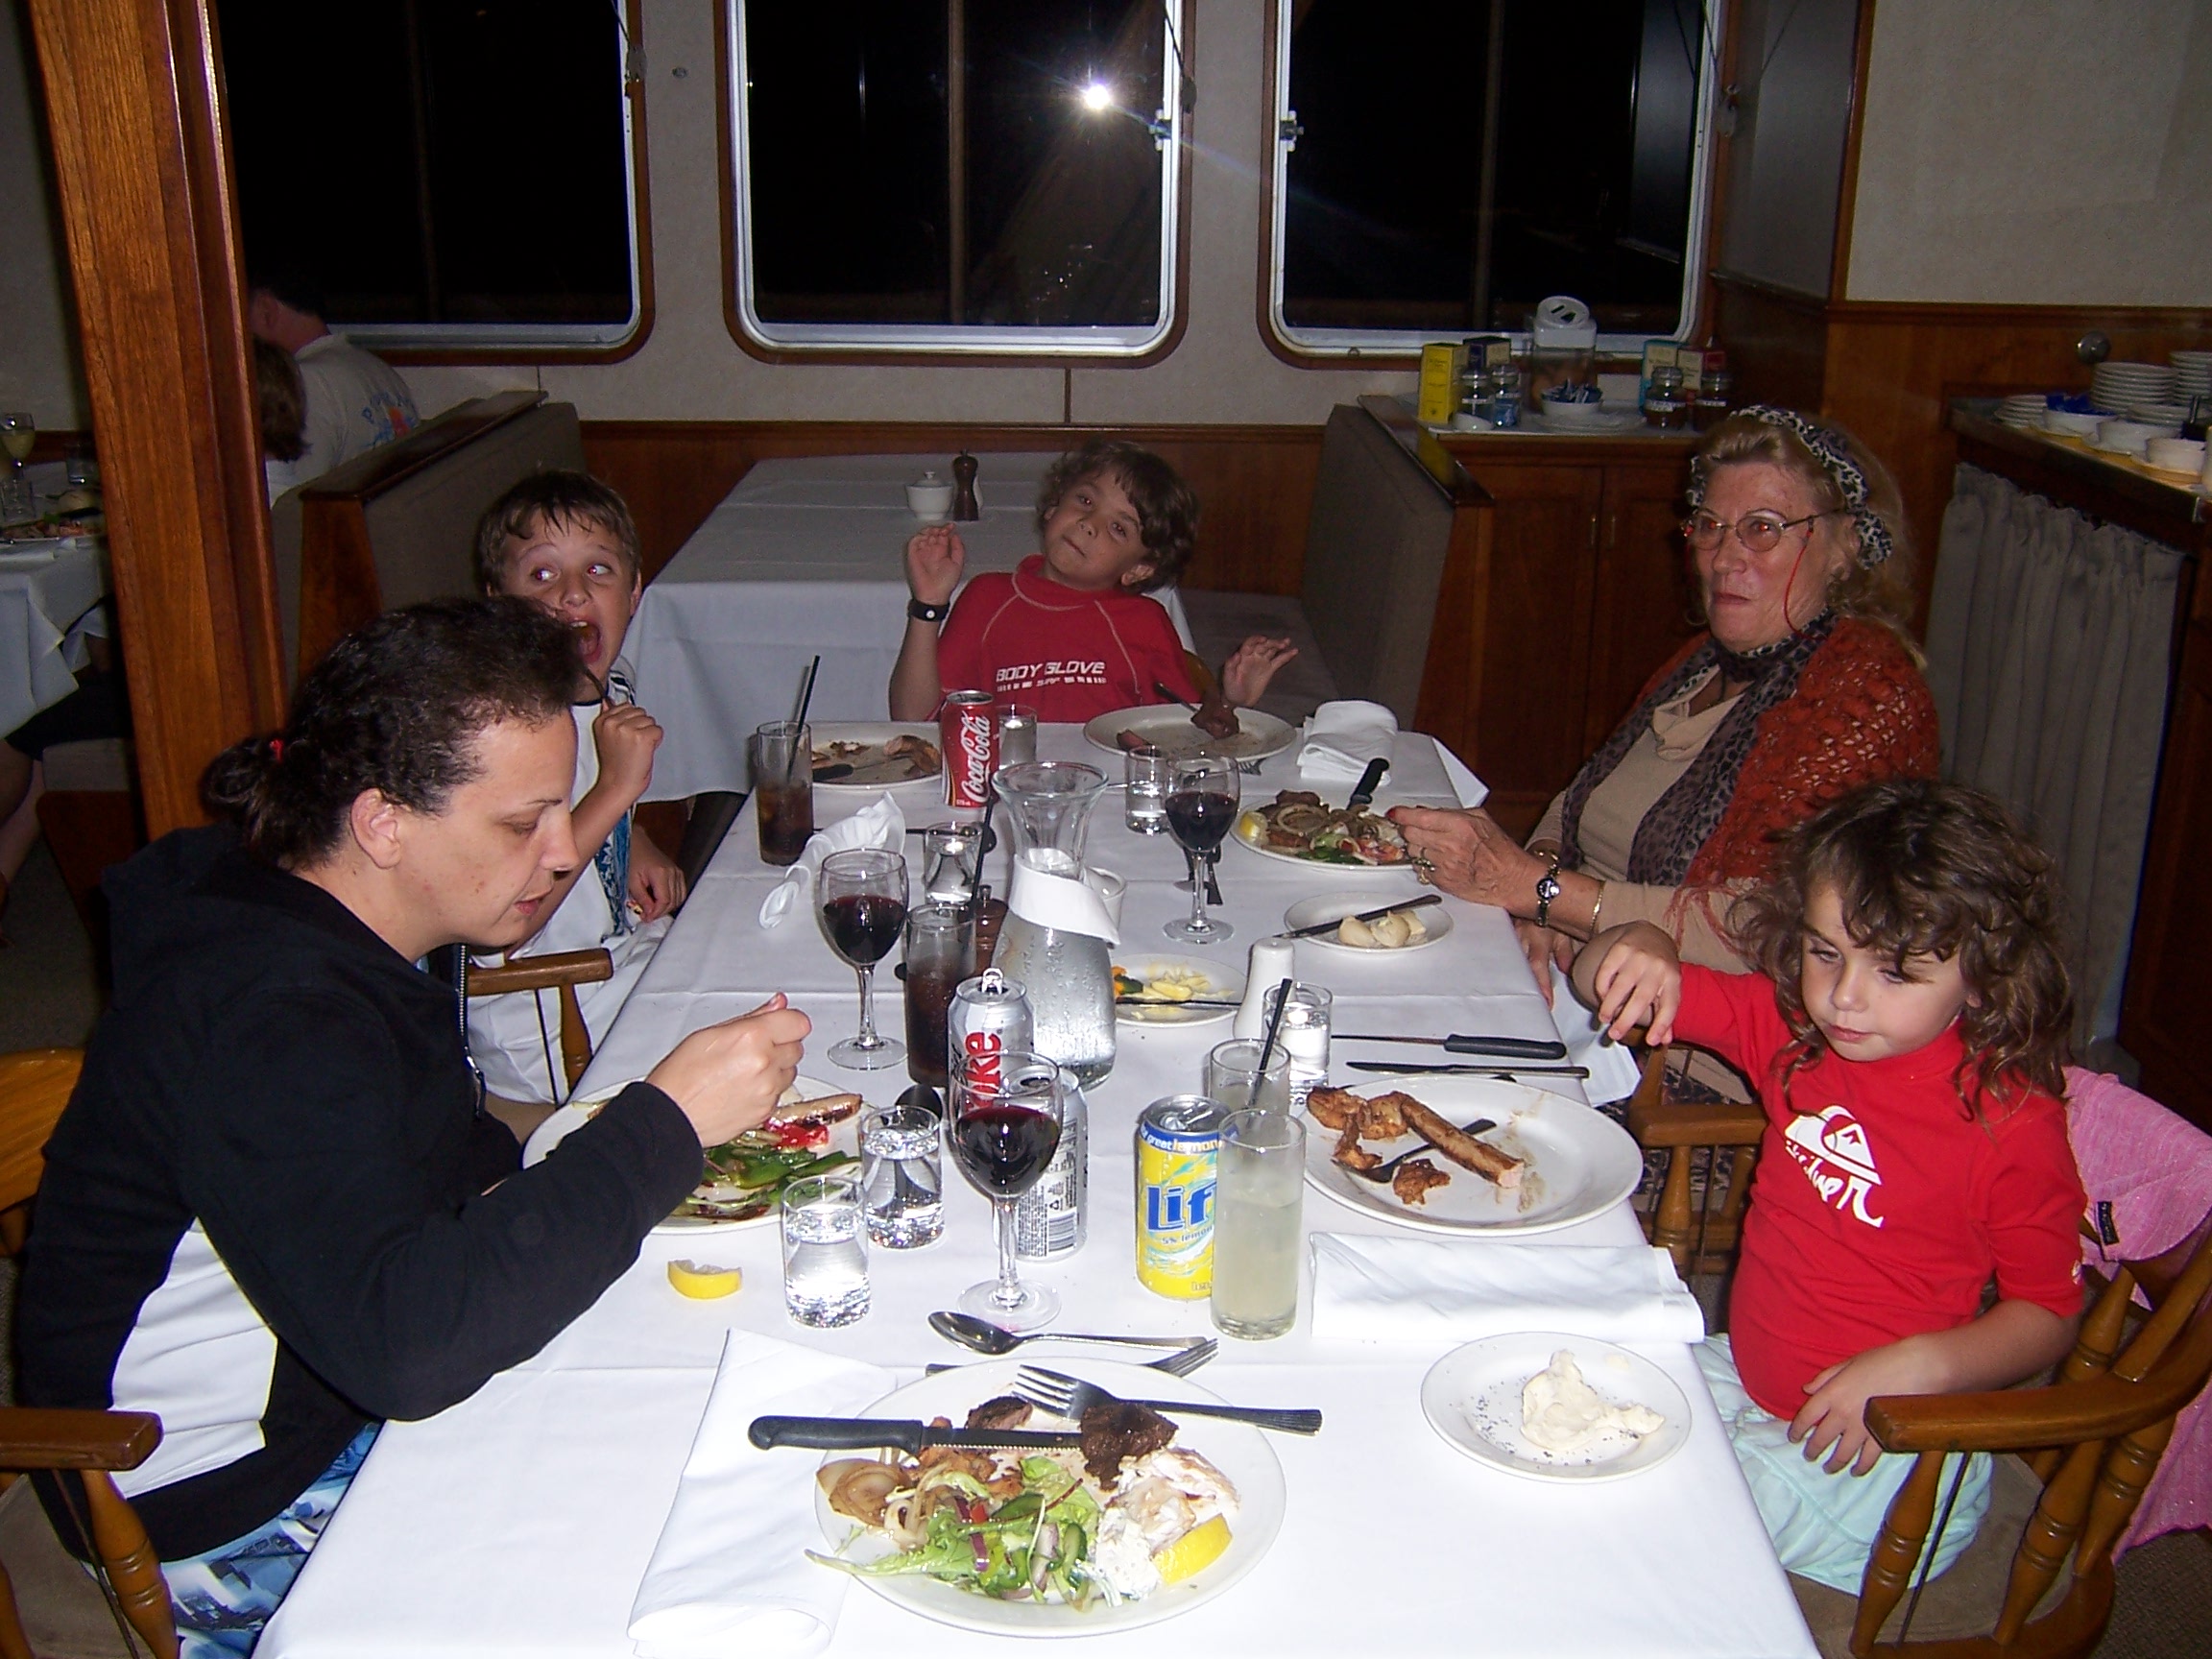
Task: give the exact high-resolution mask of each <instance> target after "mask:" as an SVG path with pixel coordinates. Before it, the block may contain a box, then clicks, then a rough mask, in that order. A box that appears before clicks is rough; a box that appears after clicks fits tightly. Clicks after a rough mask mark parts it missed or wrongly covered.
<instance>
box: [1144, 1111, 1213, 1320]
mask: <svg viewBox="0 0 2212 1659" xmlns="http://www.w3.org/2000/svg"><path fill="white" fill-rule="evenodd" d="M1227 1116H1228V1114H1226V1113H1225V1112H1223V1111H1222V1110H1221V1108H1220V1107H1219V1106H1216V1105H1215V1104H1214V1102H1213V1101H1211V1100H1209V1099H1207V1098H1206V1096H1205V1095H1203V1094H1170V1095H1168V1096H1167V1097H1166V1099H1163V1100H1155V1101H1153V1102H1152V1104H1151V1105H1149V1106H1147V1107H1145V1108H1144V1110H1143V1111H1142V1113H1141V1114H1139V1116H1138V1118H1137V1280H1138V1283H1139V1284H1141V1285H1142V1286H1144V1288H1145V1289H1147V1290H1150V1291H1153V1292H1155V1293H1157V1294H1159V1295H1162V1296H1173V1297H1176V1298H1178V1299H1180V1300H1183V1301H1190V1302H1195V1301H1199V1300H1202V1299H1203V1298H1205V1297H1207V1296H1211V1295H1212V1294H1213V1293H1214V1160H1215V1158H1216V1156H1217V1155H1218V1153H1219V1152H1220V1149H1221V1122H1222V1119H1223V1118H1226V1117H1227Z"/></svg>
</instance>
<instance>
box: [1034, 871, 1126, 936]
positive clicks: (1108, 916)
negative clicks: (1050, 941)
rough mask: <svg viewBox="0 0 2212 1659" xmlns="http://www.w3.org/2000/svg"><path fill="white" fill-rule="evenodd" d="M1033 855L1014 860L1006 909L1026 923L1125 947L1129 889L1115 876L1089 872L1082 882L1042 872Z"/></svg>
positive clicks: (1085, 874) (1105, 872)
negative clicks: (1124, 916)
mask: <svg viewBox="0 0 2212 1659" xmlns="http://www.w3.org/2000/svg"><path fill="white" fill-rule="evenodd" d="M1032 856H1033V855H1032V854H1027V853H1024V854H1022V855H1021V856H1020V857H1019V858H1017V859H1015V860H1014V879H1013V881H1012V883H1011V884H1009V886H1008V887H1007V890H1006V908H1007V909H1008V910H1009V911H1010V912H1012V913H1013V914H1014V915H1016V916H1019V917H1021V918H1022V920H1023V921H1024V922H1031V923H1034V924H1036V926H1040V927H1053V928H1057V929H1058V930H1059V931H1061V932H1063V933H1085V934H1088V935H1090V936H1091V937H1092V938H1094V939H1103V940H1105V941H1106V943H1107V944H1109V945H1118V944H1120V943H1121V901H1122V898H1123V896H1124V894H1125V893H1126V892H1127V890H1128V883H1127V882H1125V881H1123V880H1122V879H1121V878H1120V877H1118V876H1117V875H1115V874H1114V873H1113V872H1112V871H1111V870H1092V871H1087V872H1085V873H1084V875H1083V876H1082V877H1081V878H1076V877H1073V876H1061V875H1057V874H1055V873H1054V872H1052V871H1049V870H1043V869H1040V868H1038V866H1037V865H1036V864H1034V863H1033V862H1031V858H1032Z"/></svg>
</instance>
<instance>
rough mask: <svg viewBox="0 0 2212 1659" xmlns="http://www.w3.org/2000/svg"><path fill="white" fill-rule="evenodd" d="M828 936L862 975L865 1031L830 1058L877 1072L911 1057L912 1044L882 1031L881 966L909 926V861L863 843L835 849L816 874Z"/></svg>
mask: <svg viewBox="0 0 2212 1659" xmlns="http://www.w3.org/2000/svg"><path fill="white" fill-rule="evenodd" d="M816 884H817V886H818V888H819V890H820V893H821V898H822V907H821V908H820V909H819V910H818V911H816V912H815V914H816V915H817V916H818V917H819V918H820V919H821V923H822V937H823V938H825V939H827V940H829V949H830V950H834V951H836V952H837V954H838V955H839V956H841V957H842V958H844V960H845V962H846V964H847V965H848V966H849V967H851V968H852V970H853V971H854V973H855V974H858V975H859V976H860V1032H859V1035H857V1036H854V1037H848V1038H846V1039H845V1041H844V1042H842V1043H838V1044H833V1045H832V1046H830V1049H829V1058H830V1059H832V1060H834V1061H835V1062H836V1063H837V1064H838V1065H840V1066H843V1067H845V1068H847V1069H848V1070H854V1071H876V1070H881V1069H882V1068H883V1067H886V1066H896V1065H897V1064H898V1063H899V1062H900V1061H901V1060H902V1059H904V1058H905V1055H906V1046H905V1045H904V1044H903V1043H895V1042H893V1041H892V1040H891V1039H890V1038H888V1037H878V1035H877V1034H876V998H875V978H876V964H877V963H878V962H880V961H881V960H882V959H883V958H884V957H885V956H887V955H888V954H890V951H891V947H892V946H894V945H896V944H898V943H899V935H900V934H901V933H902V931H903V930H904V929H905V926H906V860H905V859H904V858H902V857H901V856H900V855H899V854H896V853H886V852H883V851H882V850H881V849H879V848H875V847H861V848H857V849H854V851H852V852H848V853H832V854H829V857H827V858H825V859H823V860H822V874H821V875H820V876H819V877H818V878H816Z"/></svg>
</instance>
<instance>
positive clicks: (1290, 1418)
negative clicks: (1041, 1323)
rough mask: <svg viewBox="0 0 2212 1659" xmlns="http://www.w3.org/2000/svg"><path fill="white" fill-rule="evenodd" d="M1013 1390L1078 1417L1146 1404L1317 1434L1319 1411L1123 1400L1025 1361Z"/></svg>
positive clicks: (1034, 1403)
mask: <svg viewBox="0 0 2212 1659" xmlns="http://www.w3.org/2000/svg"><path fill="white" fill-rule="evenodd" d="M1014 1392H1015V1394H1016V1396H1017V1397H1018V1398H1020V1399H1023V1400H1026V1401H1028V1402H1029V1404H1030V1405H1032V1406H1035V1407H1040V1408H1042V1409H1044V1410H1046V1411H1049V1412H1051V1413H1052V1415H1053V1416H1055V1417H1068V1418H1076V1417H1080V1416H1082V1415H1083V1413H1084V1412H1086V1411H1088V1410H1090V1409H1091V1407H1094V1406H1143V1407H1148V1408H1149V1409H1151V1410H1154V1411H1174V1412H1179V1413H1181V1414H1182V1415H1184V1416H1187V1417H1222V1418H1226V1419H1228V1420H1229V1421H1230V1422H1232V1423H1249V1424H1251V1425H1252V1427H1253V1428H1255V1429H1273V1430H1275V1431H1277V1432H1278V1433H1283V1434H1318V1433H1320V1432H1321V1413H1320V1412H1318V1411H1298V1410H1277V1409H1275V1408H1273V1407H1265V1406H1215V1405H1213V1404H1211V1403H1209V1402H1206V1401H1202V1400H1124V1399H1122V1398H1121V1396H1120V1395H1118V1394H1109V1393H1108V1392H1107V1391H1106V1390H1105V1389H1103V1388H1101V1387H1099V1386H1098V1384H1097V1383H1086V1382H1084V1381H1083V1379H1082V1378H1080V1377H1070V1376H1067V1375H1065V1374H1064V1373H1062V1372H1058V1371H1046V1370H1044V1369H1043V1368H1042V1367H1039V1366H1036V1365H1024V1366H1022V1370H1021V1373H1020V1375H1019V1376H1017V1377H1016V1378H1015V1380H1014Z"/></svg>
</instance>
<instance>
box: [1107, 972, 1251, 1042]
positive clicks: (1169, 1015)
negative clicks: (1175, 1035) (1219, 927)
mask: <svg viewBox="0 0 2212 1659" xmlns="http://www.w3.org/2000/svg"><path fill="white" fill-rule="evenodd" d="M1132 997H1134V998H1143V1000H1142V1001H1141V1002H1129V1001H1124V1000H1123V998H1132ZM1243 1000H1244V975H1243V974H1238V973H1237V972H1236V971H1235V970H1233V969H1229V968H1224V967H1222V966H1221V965H1220V964H1219V963H1216V962H1202V961H1200V960H1199V959H1198V958H1197V957H1195V956H1161V955H1136V956H1131V957H1129V958H1128V959H1127V960H1126V961H1125V962H1118V963H1116V964H1115V965H1114V1018H1115V1020H1116V1021H1117V1022H1118V1023H1120V1024H1123V1025H1212V1024H1214V1023H1215V1022H1218V1021H1222V1020H1228V1019H1232V1018H1234V1017H1235V1015H1236V1013H1237V1009H1236V1006H1235V1005H1236V1004H1237V1003H1239V1002H1241V1001H1243ZM1193 1001H1195V1002H1206V1003H1222V1004H1226V1006H1222V1007H1203V1008H1192V1007H1187V1006H1184V1004H1186V1003H1190V1002H1193ZM1152 1003H1161V1004H1164V1006H1157V1007H1155V1006H1150V1005H1149V1004H1152Z"/></svg>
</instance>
